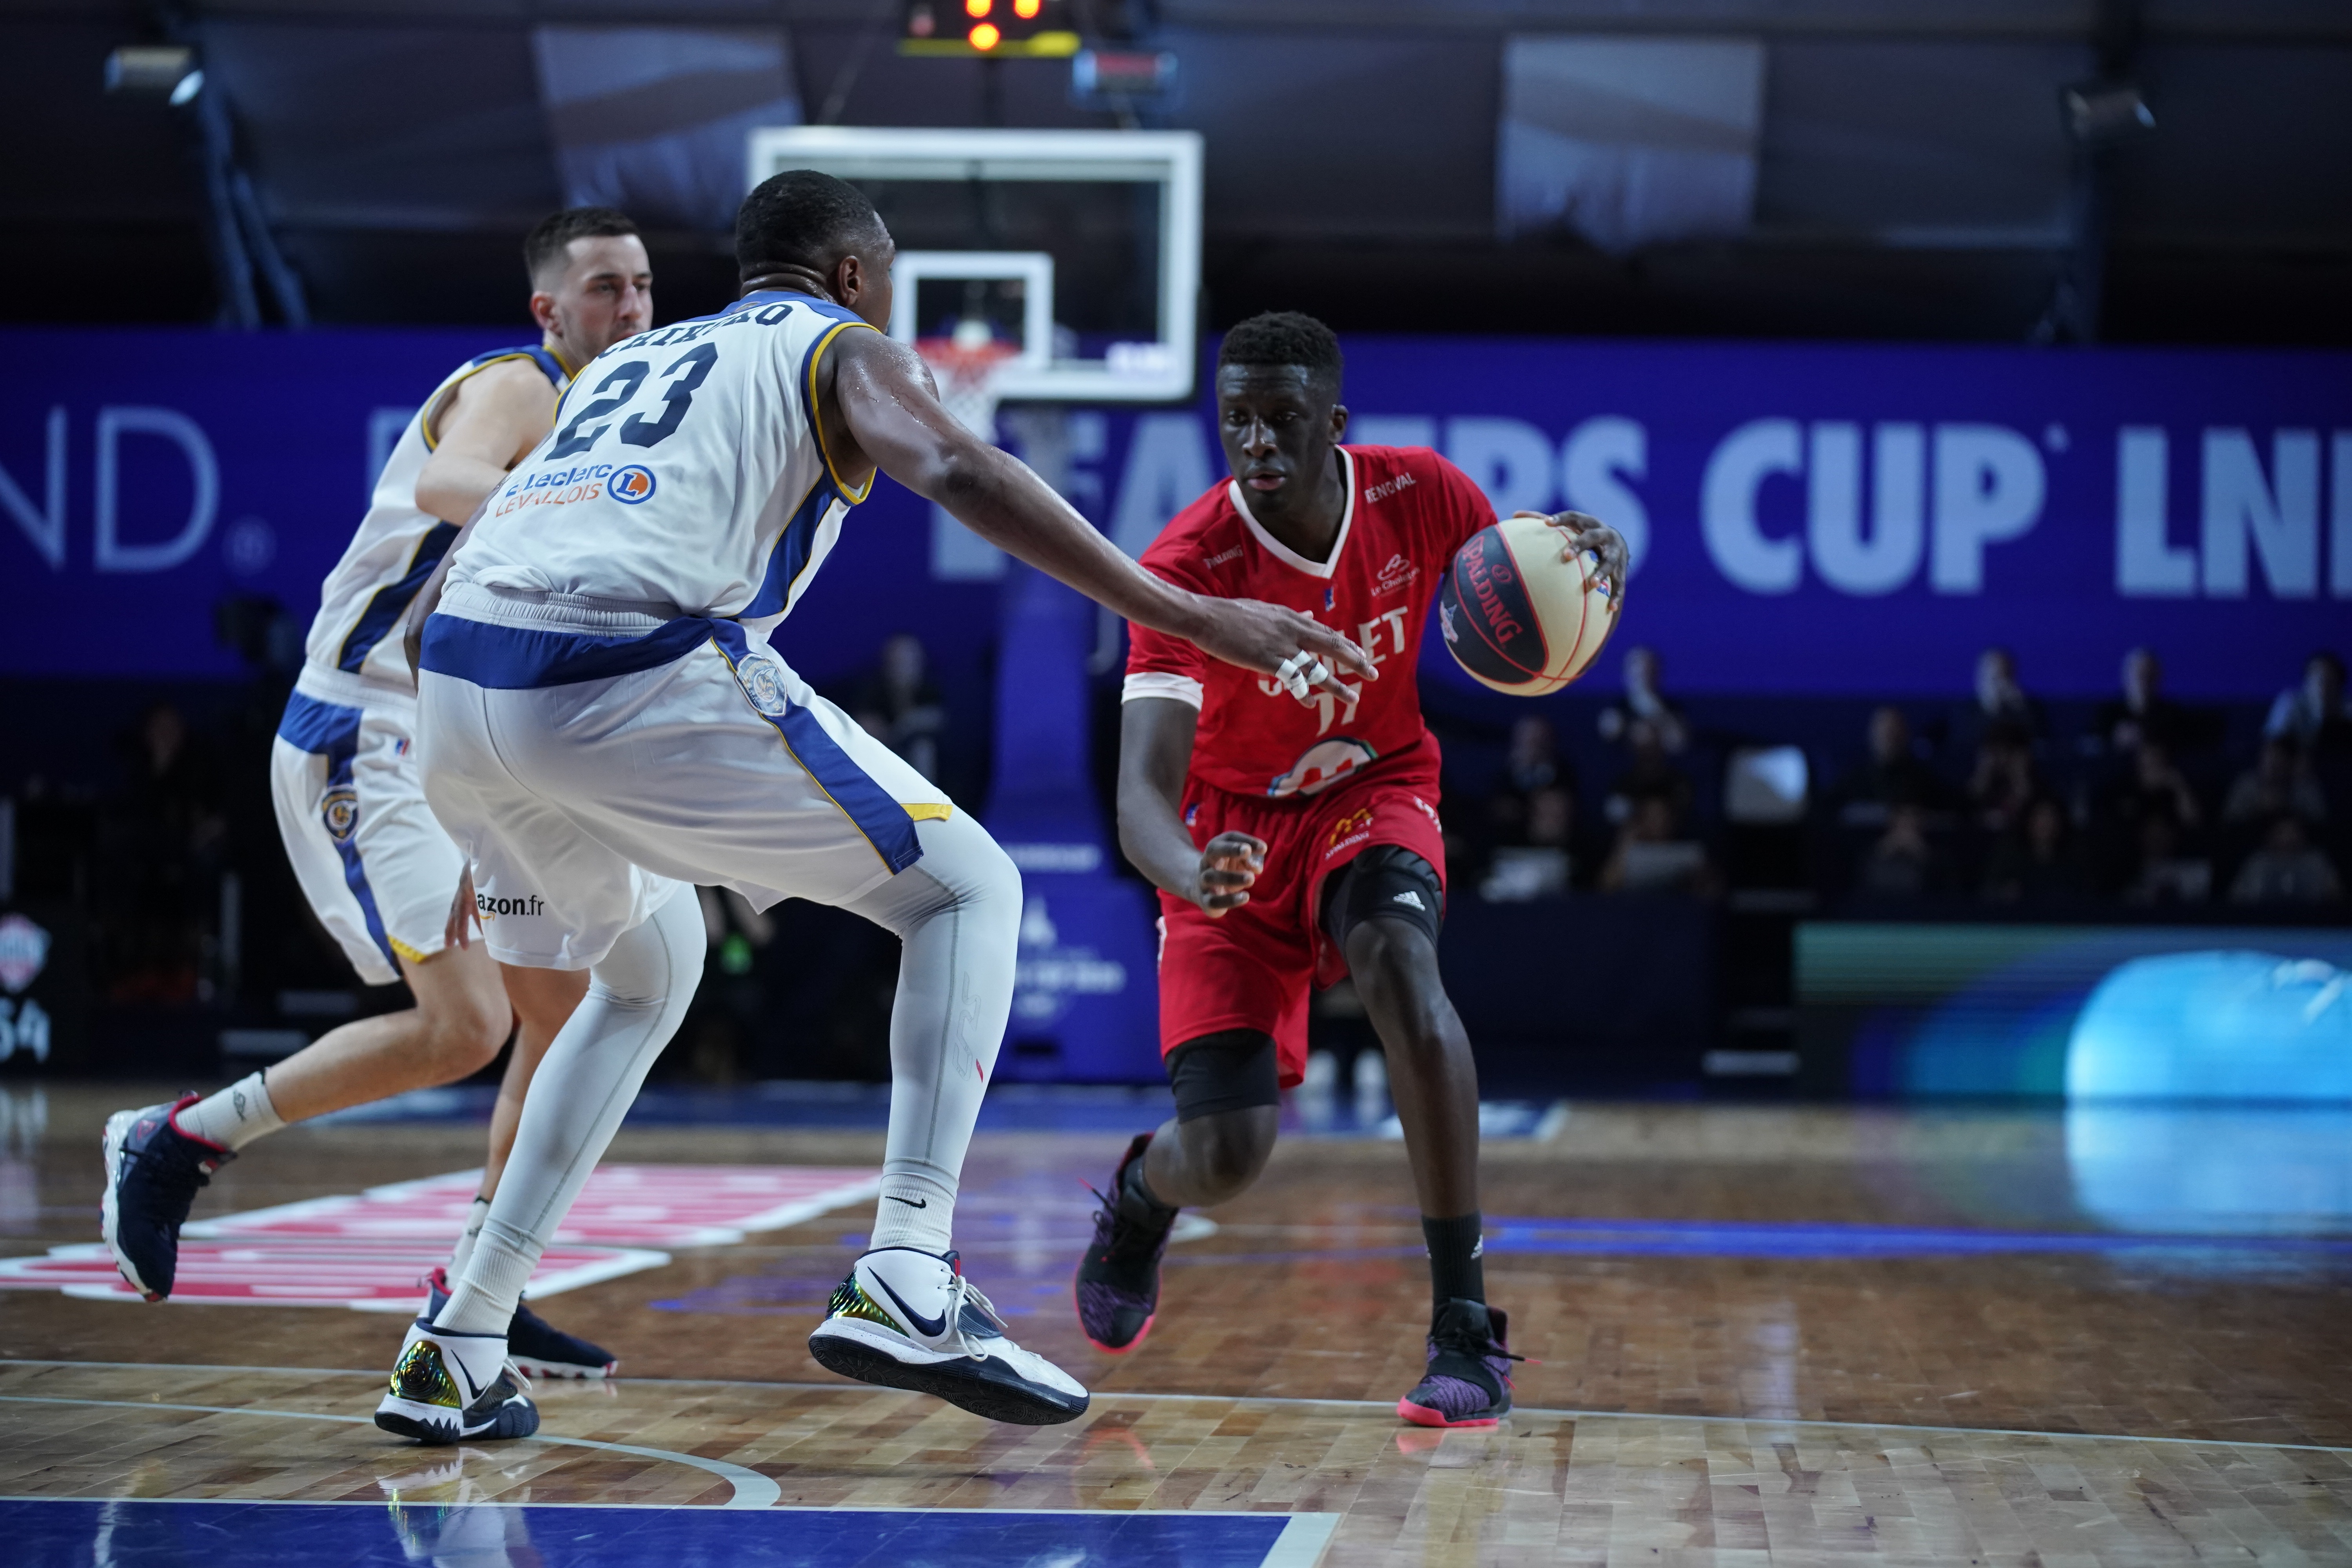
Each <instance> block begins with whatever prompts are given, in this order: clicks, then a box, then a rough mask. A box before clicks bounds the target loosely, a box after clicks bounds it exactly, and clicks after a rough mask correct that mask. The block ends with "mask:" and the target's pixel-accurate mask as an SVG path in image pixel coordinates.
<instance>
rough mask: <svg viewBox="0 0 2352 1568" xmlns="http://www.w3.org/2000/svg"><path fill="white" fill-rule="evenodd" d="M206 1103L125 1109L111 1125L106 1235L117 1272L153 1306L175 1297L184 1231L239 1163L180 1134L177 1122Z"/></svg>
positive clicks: (103, 1216) (102, 1208) (185, 1098)
mask: <svg viewBox="0 0 2352 1568" xmlns="http://www.w3.org/2000/svg"><path fill="white" fill-rule="evenodd" d="M198 1098H199V1097H198V1096H196V1095H193V1094H184V1095H182V1096H180V1098H179V1099H177V1100H173V1102H172V1103H171V1104H169V1105H150V1106H147V1107H145V1108H143V1109H142V1110H118V1111H116V1112H115V1113H114V1114H113V1115H111V1116H110V1117H108V1118H107V1119H106V1195H105V1197H104V1198H103V1199H101V1200H100V1205H99V1214H100V1233H101V1234H102V1235H104V1236H105V1237H106V1246H107V1249H108V1250H109V1251H110V1252H112V1253H113V1254H114V1266H115V1267H116V1268H120V1269H121V1271H122V1278H123V1279H127V1280H129V1281H130V1282H131V1289H134V1290H136V1291H138V1292H139V1293H140V1294H141V1295H142V1296H144V1297H146V1298H147V1300H150V1301H160V1300H163V1298H164V1297H166V1296H169V1295H170V1294H171V1293H172V1281H173V1278H174V1277H175V1276H177V1274H178V1273H179V1268H180V1226H183V1225H185V1224H186V1223H187V1220H188V1205H190V1204H193V1203H194V1202H195V1200H196V1190H197V1189H198V1188H200V1187H202V1186H204V1185H205V1184H207V1183H208V1182H210V1181H211V1180H212V1176H213V1173H214V1172H215V1171H217V1170H219V1169H220V1168H221V1167H222V1166H223V1165H226V1164H227V1163H229V1162H230V1161H231V1160H234V1159H236V1155H235V1154H232V1153H230V1152H228V1151H227V1150H226V1149H224V1148H222V1147H221V1146H220V1145H219V1144H217V1143H210V1142H205V1140H204V1139H202V1138H196V1137H192V1136H190V1135H189V1134H187V1133H185V1132H183V1131H180V1129H179V1127H178V1125H177V1124H176V1122H175V1121H173V1118H174V1117H176V1116H178V1115H179V1113H180V1112H181V1111H182V1110H184V1109H185V1108H186V1107H188V1106H191V1105H194V1103H195V1102H196V1100H197V1099H198Z"/></svg>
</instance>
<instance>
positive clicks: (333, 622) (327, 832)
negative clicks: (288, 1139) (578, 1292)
mask: <svg viewBox="0 0 2352 1568" xmlns="http://www.w3.org/2000/svg"><path fill="white" fill-rule="evenodd" d="M524 259H525V262H526V264H527V266H528V268H529V269H530V279H531V286H532V290H533V291H532V294H531V297H530V308H531V313H532V314H533V316H534V317H535V318H536V319H537V321H538V323H539V326H540V329H541V336H540V339H539V341H538V342H536V343H534V344H530V345H526V346H523V347H519V348H513V349H504V350H499V351H496V352H493V353H485V354H479V355H477V356H476V357H475V358H473V359H471V360H468V361H467V363H464V364H462V365H460V366H458V367H457V369H456V370H455V371H452V372H451V373H450V374H449V375H448V376H447V377H446V379H444V380H443V381H442V383H441V384H440V385H438V386H437V387H436V388H434V390H433V393H432V395H431V396H429V397H427V398H426V399H425V403H424V405H423V406H422V407H420V408H419V409H418V410H417V412H416V415H415V417H414V418H412V419H410V420H409V422H408V425H407V427H406V428H405V429H404V430H403V431H402V432H401V435H400V438H399V440H398V441H397V442H395V443H394V446H393V448H392V452H391V455H390V458H389V459H388V460H387V461H386V462H385V464H384V467H383V473H382V475H381V476H380V477H379V478H378V479H377V480H376V485H375V489H374V491H373V496H372V498H371V499H372V504H371V505H370V506H369V508H368V512H367V515H366V517H365V518H364V519H363V520H362V521H361V523H360V527H359V531H358V532H357V533H356V534H355V535H353V536H352V542H351V544H350V546H349V547H348V548H347V549H346V550H345V551H344V552H343V557H342V559H341V561H340V562H339V563H337V564H336V566H335V569H334V571H333V572H332V573H331V574H329V576H328V578H327V580H326V584H325V585H324V587H323V588H322V590H321V591H320V606H319V613H318V616H316V618H314V619H313V620H312V622H311V623H310V638H309V642H308V645H307V647H306V650H305V652H306V657H305V659H304V663H303V668H302V671H301V674H300V675H299V678H297V679H296V681H295V684H294V692H293V695H292V697H291V698H290V699H289V701H288V703H287V706H286V715H285V718H284V720H283V721H281V722H280V723H279V725H278V739H277V742H276V744H275V747H274V754H273V759H272V767H271V786H272V794H273V795H274V797H275V800H276V804H277V808H278V827H279V831H280V832H281V834H282V835H283V836H284V838H285V842H286V853H287V857H288V858H289V860H290V861H291V862H292V863H293V868H294V873H295V877H296V879H297V880H298V881H299V883H300V885H301V888H302V891H303V894H304V896H305V897H306V898H307V900H309V902H310V908H311V910H312V911H313V912H314V913H315V914H316V915H317V916H318V918H319V921H320V924H322V925H323V926H325V927H326V929H327V931H329V932H330V933H331V934H332V935H333V936H334V938H335V940H336V941H337V942H339V943H340V944H341V947H342V949H343V952H344V953H345V954H346V956H348V957H349V958H350V960H351V963H352V968H353V969H354V970H356V971H357V972H358V973H359V976H360V978H361V980H362V981H363V982H364V983H366V984H370V985H388V984H392V983H393V982H394V981H396V980H405V981H406V982H407V983H408V986H409V989H410V991H411V992H412V993H413V994H414V995H415V1000H416V1005H415V1007H414V1008H411V1009H407V1010H404V1011H400V1012H394V1013H388V1014H383V1015H381V1016H376V1017H372V1018H366V1019H362V1020H360V1021H358V1022H355V1023H352V1024H348V1025H345V1026H342V1027H341V1028H338V1029H334V1030H332V1031H331V1032H330V1033H328V1034H327V1035H325V1036H324V1037H321V1038H320V1039H319V1040H318V1041H317V1042H316V1043H314V1044H312V1045H311V1046H310V1047H308V1048H307V1049H305V1050H303V1051H301V1052H299V1053H298V1054H296V1055H295V1056H292V1057H289V1058H287V1059H286V1060H285V1061H282V1062H280V1063H278V1065H276V1066H274V1067H272V1068H268V1069H267V1071H266V1072H261V1073H255V1074H253V1075H252V1076H251V1077H249V1078H247V1079H244V1080H243V1081H242V1082H239V1083H236V1084H233V1085H231V1086H230V1087H229V1088H227V1089H223V1090H221V1091H220V1092H218V1093H217V1094H215V1095H212V1096H210V1097H208V1098H202V1099H200V1098H198V1097H197V1096H194V1095H190V1096H187V1097H185V1098H184V1099H183V1100H181V1101H180V1102H179V1103H178V1104H176V1105H170V1106H151V1107H149V1108H147V1109H146V1110H141V1111H125V1112H122V1113H121V1114H120V1115H118V1116H116V1117H115V1118H114V1119H113V1121H111V1122H110V1124H109V1127H108V1134H107V1144H106V1153H107V1165H108V1191H107V1201H106V1205H105V1230H106V1238H107V1240H108V1242H109V1243H110V1245H111V1246H112V1247H113V1249H114V1253H115V1257H116V1260H117V1262H118V1264H119V1265H120V1266H121V1270H122V1273H123V1276H124V1278H125V1279H128V1280H130V1282H131V1284H132V1285H133V1286H134V1287H136V1288H137V1289H140V1290H141V1291H142V1292H143V1293H144V1294H146V1295H147V1296H148V1298H149V1299H150V1300H162V1299H163V1297H166V1296H168V1295H170V1294H171V1291H172V1287H173V1282H174V1278H175V1274H176V1268H177V1262H178V1239H179V1226H180V1222H181V1221H182V1220H183V1219H184V1218H185V1217H186V1215H187V1212H188V1205H189V1200H190V1199H191V1198H192V1197H193V1196H194V1192H195V1189H196V1188H197V1187H198V1186H201V1185H202V1184H204V1182H205V1178H206V1177H207V1176H208V1175H209V1173H211V1172H212V1171H213V1170H215V1169H216V1168H217V1167H218V1166H219V1165H220V1164H221V1163H224V1162H225V1161H226V1160H228V1159H231V1158H233V1157H234V1155H235V1152H236V1150H238V1149H239V1148H241V1147H243V1146H244V1145H245V1144H247V1143H248V1142H252V1141H253V1140H254V1139H256V1138H257V1137H260V1136H261V1135H263V1134H264V1133H267V1132H270V1131H275V1130H277V1129H278V1127H280V1126H282V1125H284V1124H285V1123H288V1122H292V1121H305V1120H307V1119H309V1118H311V1117H314V1116H320V1115H323V1114H325V1113H326V1112H328V1111H331V1110H341V1109H342V1108H344V1107H346V1106H352V1105H360V1104H364V1103H366V1102H368V1101H371V1100H380V1099H383V1097H385V1096H387V1095H391V1094H396V1093H400V1092H402V1091H404V1090H406V1089H419V1088H425V1087H429V1086H432V1085H436V1084H442V1083H448V1082H451V1081H453V1080H455V1079H460V1078H464V1077H466V1076H467V1075H468V1074H470V1073H473V1072H475V1071H478V1069H480V1068H483V1067H485V1066H488V1064H489V1063H490V1062H491V1061H492V1060H494V1059H495V1058H497V1056H498V1052H499V1047H500V1046H502V1045H503V1044H505V1042H506V1038H507V1035H508V1033H509V1028H510V1027H512V1026H513V1025H514V1023H515V1021H516V1020H517V1019H518V1018H519V1019H520V1032H519V1034H518V1036H517V1038H516V1042H515V1052H514V1056H513V1058H512V1060H511V1062H510V1063H509V1070H508V1073H507V1078H506V1082H505V1084H504V1085H503V1087H502V1089H501V1092H500V1097H499V1106H498V1110H497V1113H496V1114H495V1115H494V1117H493V1121H492V1132H491V1140H490V1149H489V1158H488V1164H487V1168H486V1172H485V1184H484V1189H483V1190H484V1193H485V1194H488V1192H490V1191H492V1190H494V1189H495V1187H496V1184H497V1181H498V1177H499V1168H500V1166H501V1165H502V1164H503V1163H504V1161H505V1158H506V1154H507V1150H508V1148H509V1146H510V1145H511V1144H512V1142H513V1139H514V1128H515V1124H516V1121H517V1119H518V1117H519V1116H520V1111H521V1099H522V1093H523V1089H524V1088H525V1087H526V1086H527V1085H528V1084H529V1082H530V1076H531V1071H532V1069H533V1068H534V1067H536V1065H537V1063H538V1060H539V1058H540V1057H541V1055H542V1054H543V1053H544V1052H545V1050H546V1047H547V1045H548V1043H549V1041H551V1039H553V1037H554V1036H555V1032H556V1030H557V1029H559V1028H561V1027H562V1023H563V1020H564V1019H565V1018H566V1017H567V1016H570V1014H571V1011H572V1006H573V1005H575V1004H576V1003H577V1002H578V1000H579V997H580V994H581V992H582V991H583V990H584V989H585V986H584V984H583V978H582V977H580V976H576V975H571V974H563V973H554V972H551V971H547V970H541V969H517V970H511V971H509V972H507V973H506V974H505V975H504V976H503V984H502V977H501V974H500V973H499V968H498V966H497V965H495V964H494V963H491V962H490V960H489V959H488V957H487V956H486V955H484V954H482V953H480V952H466V951H463V950H462V949H461V950H457V951H449V950H447V943H446V940H445V934H444V933H445V929H446V925H447V921H448V913H449V900H450V898H451V896H452V894H453V892H454V891H455V889H457V886H458V884H459V882H460V880H461V879H462V878H463V876H464V873H465V860H464V858H463V857H462V856H461V855H460V854H459V853H458V850H457V846H456V845H455V844H453V843H452V842H451V841H450V839H449V836H448V834H447V833H446V831H445V830H444V829H443V828H442V826H441V825H440V824H439V823H438V822H436V821H435V820H434V817H433V814H432V811H431V809H430V808H429V807H428V806H427V805H425V790H424V783H423V779H422V777H421V775H420V772H419V769H418V766H417V755H416V752H415V745H414V740H415V720H416V680H415V674H414V673H413V672H412V671H411V669H410V668H409V664H408V660H407V658H406V657H405V655H404V651H403V649H402V646H401V637H400V631H401V626H402V623H403V621H404V617H405V616H406V615H407V613H408V611H409V608H410V605H411V603H412V601H413V600H415V597H416V595H417V592H418V590H420V589H421V588H423V587H424V585H425V581H426V579H427V578H428V577H429V575H430V574H432V572H433V571H434V569H435V568H436V566H437V565H438V564H439V563H440V562H441V559H442V557H443V556H444V555H445V554H446V552H447V551H448V548H449V545H450V543H451V542H452V541H453V540H455V539H456V538H457V532H458V528H459V525H460V524H461V523H463V522H464V521H465V520H466V519H467V518H468V517H470V516H471V515H472V514H473V512H474V510H475V509H476V508H477V507H478V506H479V505H480V504H481V501H482V500H483V498H484V497H485V496H487V495H488V494H489V493H490V492H491V491H492V490H493V489H496V488H497V487H498V486H499V485H501V484H503V483H504V482H505V481H506V478H507V474H508V471H509V469H510V468H512V467H513V465H514V464H515V462H516V461H517V460H518V459H519V458H521V457H522V456H523V455H524V454H525V453H527V452H529V451H530V449H531V448H532V447H535V446H537V445H538V444H539V443H540V442H541V440H542V439H544V438H545V437H546V435H547V432H548V430H549V429H550V427H551V425H552V423H553V419H554V415H555V408H556V403H557V399H558V398H559V396H560V395H562V391H563V389H564V388H565V387H566V386H567V385H569V384H570V383H571V379H572V370H573V369H574V368H575V367H576V366H579V365H583V364H585V363H588V362H589V361H590V360H591V359H593V358H594V357H595V356H596V355H597V354H598V353H601V352H602V351H603V350H604V348H605V346H606V345H607V344H609V343H611V342H614V340H615V339H618V338H623V337H626V336H628V335H630V334H632V333H635V332H638V331H643V330H644V329H645V328H646V326H648V325H650V324H651V321H652V309H653V303H652V293H651V287H652V274H651V271H650V268H649V267H648V264H647V262H646V250H645V245H644V242H643V241H641V240H640V239H639V238H638V237H637V233H636V229H635V226H634V225H632V224H631V223H630V222H629V220H628V219H627V218H626V217H625V216H623V215H622V214H620V213H616V212H613V211H611V210H609V209H606V208H598V207H587V208H575V209H572V210H571V211H567V212H562V213H558V214H556V215H554V216H551V217H550V218H548V219H547V220H546V221H544V222H543V223H541V225H540V226H538V227H537V228H536V229H535V230H534V231H533V232H532V233H531V235H530V238H529V239H528V241H526V243H525V246H524ZM487 1213H488V1201H487V1196H485V1198H484V1199H483V1200H481V1201H479V1202H478V1204H477V1205H476V1208H475V1210H474V1213H473V1215H472V1218H471V1222H470V1224H469V1226H468V1230H467V1235H468V1236H470V1235H471V1234H472V1232H473V1230H474V1229H476V1228H478V1226H479V1222H480V1219H481V1217H482V1216H483V1215H486V1214H487ZM465 1250H467V1242H466V1241H463V1240H461V1241H460V1243H459V1258H460V1260H462V1255H463V1253H464V1251H465ZM516 1342H517V1347H518V1350H517V1354H518V1359H519V1360H520V1361H521V1362H523V1363H527V1364H529V1365H530V1366H533V1367H535V1368H536V1369H537V1370H539V1371H541V1372H542V1373H553V1374H557V1375H581V1376H602V1375H603V1374H604V1373H605V1371H606V1370H608V1368H609V1365H610V1363H611V1361H612V1358H611V1357H610V1356H609V1355H607V1354H606V1353H605V1352H602V1351H600V1350H597V1349H596V1347H594V1346H593V1345H589V1344H587V1343H586V1342H583V1341H580V1340H575V1339H572V1338H571V1337H570V1336H567V1335H562V1334H558V1333H555V1332H554V1331H551V1330H548V1329H547V1328H546V1325H545V1324H543V1323H541V1322H540V1321H538V1320H537V1319H536V1318H535V1317H533V1316H530V1315H529V1314H526V1317H525V1320H524V1321H521V1322H520V1323H519V1325H518V1331H517V1334H516Z"/></svg>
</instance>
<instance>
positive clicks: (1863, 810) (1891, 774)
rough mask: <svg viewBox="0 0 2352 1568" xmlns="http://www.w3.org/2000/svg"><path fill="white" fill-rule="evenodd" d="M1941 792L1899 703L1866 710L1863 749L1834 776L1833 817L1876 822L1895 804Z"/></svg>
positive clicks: (1852, 823) (1929, 802)
mask: <svg viewBox="0 0 2352 1568" xmlns="http://www.w3.org/2000/svg"><path fill="white" fill-rule="evenodd" d="M1943 794H1944V789H1943V782H1942V781H1941V780H1940V779H1938V778H1937V776H1936V771H1935V770H1934V769H1933V768H1930V767H1929V766H1928V765H1927V763H1925V762H1924V761H1922V760H1921V759H1920V757H1919V755H1918V752H1917V750H1916V747H1915V746H1914V744H1913V742H1912V739H1911V721H1910V720H1908V719H1906V718H1905V717H1904V716H1903V710H1901V709H1900V708H1892V707H1889V708H1881V709H1878V710H1875V711H1874V712H1873V713H1872V714H1871V716H1870V753H1869V755H1868V756H1867V757H1865V758H1864V760H1863V761H1862V762H1861V763H1857V764H1856V765H1855V766H1854V767H1853V769H1851V770H1850V771H1849V772H1848V773H1846V775H1845V777H1844V778H1843V779H1842V780H1841V781H1839V786H1838V795H1839V797H1840V805H1839V807H1838V820H1839V821H1841V822H1843V824H1845V825H1846V826H1849V827H1876V826H1882V825H1883V824H1885V821H1886V819H1887V816H1888V814H1889V813H1890V812H1892V811H1893V810H1894V809H1895V807H1896V806H1898V805H1917V806H1927V807H1933V806H1935V805H1937V804H1939V803H1940V802H1941V800H1942V798H1943Z"/></svg>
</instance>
